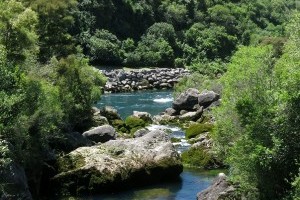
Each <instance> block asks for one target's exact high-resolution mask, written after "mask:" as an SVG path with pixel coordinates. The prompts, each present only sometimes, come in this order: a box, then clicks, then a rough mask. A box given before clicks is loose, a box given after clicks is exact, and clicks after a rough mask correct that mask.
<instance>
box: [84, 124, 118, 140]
mask: <svg viewBox="0 0 300 200" xmlns="http://www.w3.org/2000/svg"><path fill="white" fill-rule="evenodd" d="M82 135H83V137H85V138H87V139H89V140H91V141H93V142H107V141H109V140H114V139H116V137H117V133H116V130H115V129H114V128H113V127H112V126H110V125H103V126H98V127H96V128H93V129H91V130H88V131H86V132H84V133H83V134H82Z"/></svg>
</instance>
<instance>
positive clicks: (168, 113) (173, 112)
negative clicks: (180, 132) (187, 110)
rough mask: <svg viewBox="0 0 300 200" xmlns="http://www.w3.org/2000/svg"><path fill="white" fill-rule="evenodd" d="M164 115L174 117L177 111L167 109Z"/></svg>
mask: <svg viewBox="0 0 300 200" xmlns="http://www.w3.org/2000/svg"><path fill="white" fill-rule="evenodd" d="M165 113H166V114H167V115H170V116H174V115H176V114H177V111H176V110H175V109H174V108H167V109H166V110H165Z"/></svg>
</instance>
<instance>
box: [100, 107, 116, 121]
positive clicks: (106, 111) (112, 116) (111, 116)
mask: <svg viewBox="0 0 300 200" xmlns="http://www.w3.org/2000/svg"><path fill="white" fill-rule="evenodd" d="M100 113H101V115H102V116H104V117H106V118H107V119H108V121H109V122H111V121H113V120H116V119H121V117H120V115H119V113H118V111H117V110H116V109H115V108H113V107H112V106H105V107H104V108H102V109H101V111H100Z"/></svg>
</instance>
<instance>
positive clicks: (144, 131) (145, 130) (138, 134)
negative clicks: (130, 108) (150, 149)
mask: <svg viewBox="0 0 300 200" xmlns="http://www.w3.org/2000/svg"><path fill="white" fill-rule="evenodd" d="M149 132H150V131H149V130H147V129H145V128H142V129H140V130H137V131H136V132H135V133H134V134H133V137H135V138H137V137H142V136H144V135H146V134H147V133H149Z"/></svg>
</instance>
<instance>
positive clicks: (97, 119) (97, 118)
mask: <svg viewBox="0 0 300 200" xmlns="http://www.w3.org/2000/svg"><path fill="white" fill-rule="evenodd" d="M92 112H93V118H92V121H93V122H92V124H93V126H101V125H105V124H108V120H107V118H106V117H104V116H101V111H100V110H99V109H98V108H96V107H93V108H92Z"/></svg>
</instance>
